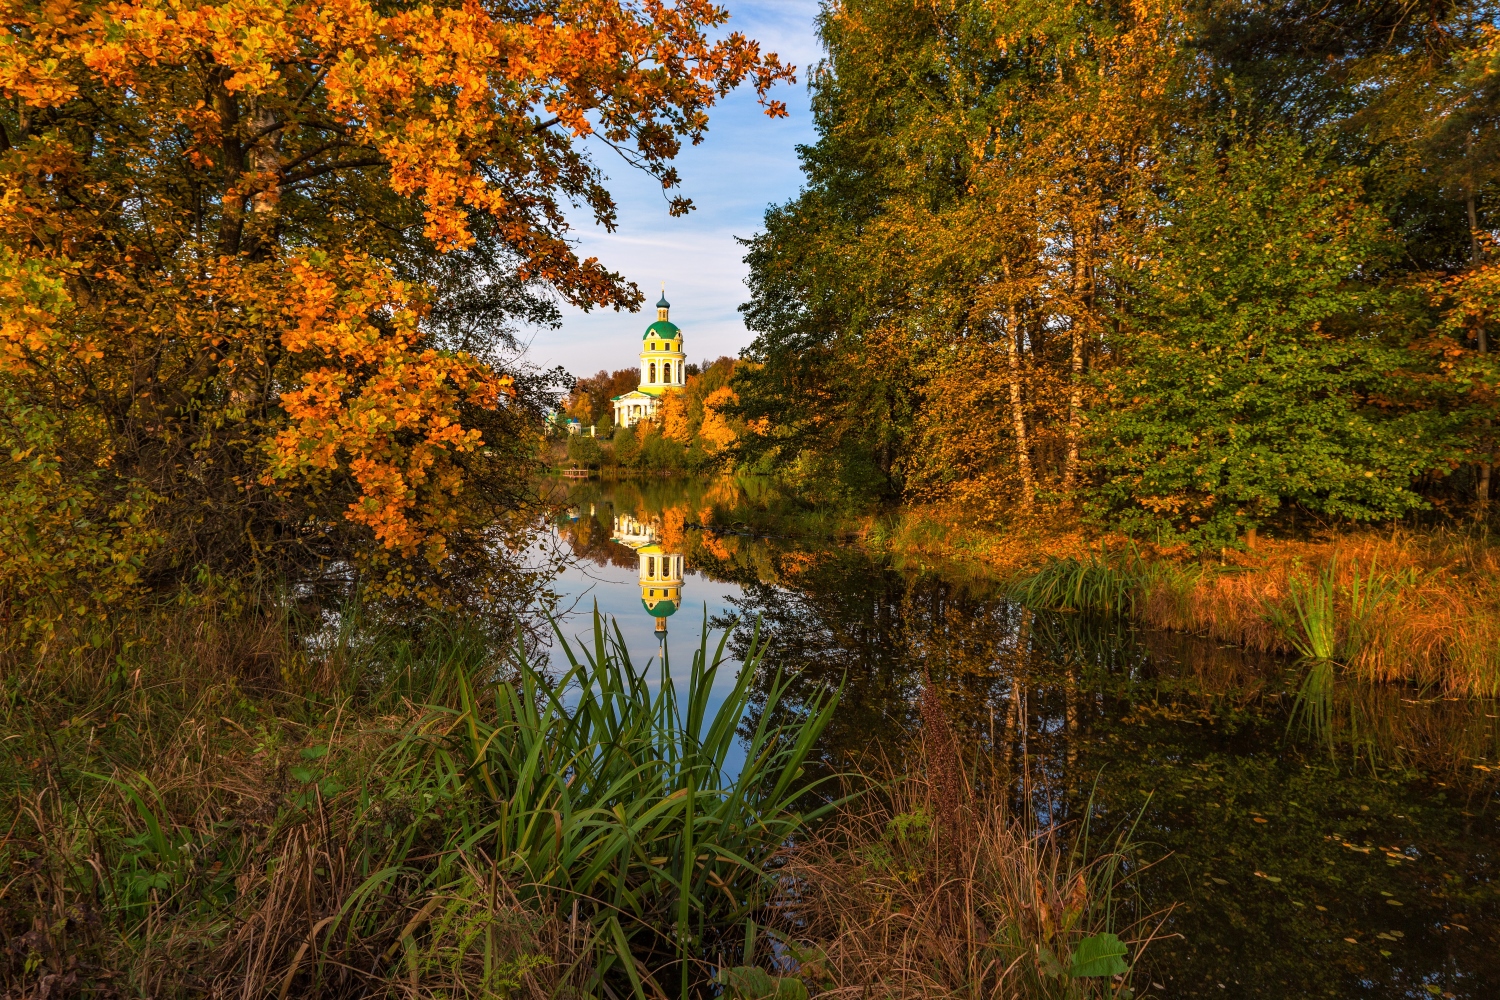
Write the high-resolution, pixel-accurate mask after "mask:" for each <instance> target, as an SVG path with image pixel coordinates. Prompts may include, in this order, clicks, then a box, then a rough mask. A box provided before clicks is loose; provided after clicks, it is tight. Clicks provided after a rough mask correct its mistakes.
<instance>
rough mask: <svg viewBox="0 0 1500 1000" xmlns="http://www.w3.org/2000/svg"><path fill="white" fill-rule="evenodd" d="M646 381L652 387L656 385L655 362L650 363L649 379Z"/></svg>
mask: <svg viewBox="0 0 1500 1000" xmlns="http://www.w3.org/2000/svg"><path fill="white" fill-rule="evenodd" d="M646 381H647V382H649V383H651V384H652V385H655V384H656V362H655V361H653V362H651V377H650V378H648V379H647V380H646Z"/></svg>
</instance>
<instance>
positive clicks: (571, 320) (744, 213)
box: [527, 0, 819, 375]
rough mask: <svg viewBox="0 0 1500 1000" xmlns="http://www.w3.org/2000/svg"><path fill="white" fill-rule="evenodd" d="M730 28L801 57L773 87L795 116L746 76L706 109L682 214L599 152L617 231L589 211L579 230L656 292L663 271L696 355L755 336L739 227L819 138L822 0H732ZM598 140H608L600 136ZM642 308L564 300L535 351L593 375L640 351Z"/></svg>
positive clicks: (643, 179)
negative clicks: (789, 81) (814, 106)
mask: <svg viewBox="0 0 1500 1000" xmlns="http://www.w3.org/2000/svg"><path fill="white" fill-rule="evenodd" d="M725 5H726V6H727V7H728V8H729V11H730V15H731V17H730V22H729V25H728V27H729V29H730V30H737V31H742V32H744V33H745V34H747V35H749V36H750V37H751V38H754V39H756V40H758V41H759V42H760V43H761V48H762V51H771V52H776V53H778V54H779V55H780V56H781V58H782V59H783V61H788V62H791V63H793V64H795V65H796V67H797V83H796V85H794V86H785V85H783V86H781V87H778V88H777V90H776V91H775V93H774V94H773V96H774V97H776V98H779V99H780V100H782V101H784V102H785V103H786V105H787V111H788V112H789V117H787V118H780V119H771V118H767V117H766V116H765V114H764V112H763V110H762V109H761V107H760V106H759V105H758V104H757V103H756V101H755V93H754V90H753V89H751V88H741V89H740V90H738V91H736V92H734V93H733V94H731V95H730V96H729V97H728V98H727V99H726V100H725V101H724V103H722V104H720V105H718V106H717V107H716V108H715V109H714V110H713V111H712V112H711V113H710V124H709V131H708V136H707V138H706V139H705V140H704V142H703V144H702V145H700V146H697V147H687V148H685V149H684V150H683V152H682V155H681V156H680V157H679V158H678V160H677V168H678V172H679V173H680V174H681V176H682V188H681V191H680V193H681V194H682V195H684V196H686V197H688V198H691V199H693V203H694V204H695V205H696V206H697V208H696V210H694V211H693V212H691V213H689V214H688V215H687V216H685V217H683V218H678V219H674V218H671V217H670V216H669V215H668V214H667V203H666V200H665V199H664V198H663V197H662V191H661V187H660V185H658V184H657V183H656V182H655V181H653V180H652V179H651V178H649V177H647V176H645V175H644V174H640V173H638V172H637V171H635V170H632V169H631V168H630V167H628V166H627V165H626V164H625V163H624V162H623V161H621V160H619V159H618V158H617V157H616V156H615V155H614V154H613V153H611V152H609V151H608V150H607V149H604V150H603V151H602V152H601V153H598V154H596V158H595V162H597V163H598V164H599V166H600V167H601V168H602V169H603V170H604V172H605V173H606V174H608V175H609V179H610V183H609V188H610V191H611V192H612V193H613V194H614V196H615V201H616V202H617V203H618V205H619V209H620V211H619V226H618V227H617V228H616V230H615V232H613V233H606V232H604V230H603V229H601V228H599V227H597V226H595V225H593V224H592V223H591V222H588V221H586V220H584V221H581V222H580V223H579V225H578V228H577V229H575V231H574V235H575V236H576V237H577V238H578V242H579V252H580V255H581V256H585V257H588V256H596V257H598V258H599V259H600V260H601V261H602V262H603V263H604V264H605V266H607V267H610V268H612V269H614V270H616V271H619V272H621V273H622V274H624V275H625V276H626V277H627V278H629V279H630V280H632V281H634V282H635V283H636V284H637V285H639V286H640V288H641V290H642V291H643V292H645V293H646V304H647V307H648V309H649V307H650V305H651V304H652V303H654V302H655V301H656V298H657V295H658V290H659V288H660V286H661V283H662V282H663V281H665V282H666V283H667V298H668V299H669V300H670V301H671V303H672V320H673V321H674V322H675V323H677V324H678V325H679V326H680V327H682V330H683V341H684V343H683V346H684V348H685V350H686V351H687V355H688V359H689V360H690V361H695V362H696V361H699V360H701V359H704V358H716V357H718V356H719V355H721V354H730V355H734V354H738V353H739V350H740V348H742V347H744V346H745V345H746V344H748V343H749V342H750V335H749V333H748V332H747V331H746V330H745V325H744V323H743V322H741V320H740V315H739V312H738V307H739V305H740V303H741V302H743V301H745V298H746V294H747V293H746V288H745V284H744V281H745V273H746V268H745V265H744V264H743V263H742V261H741V258H742V257H743V256H744V248H743V247H741V246H740V245H739V244H738V243H736V242H735V241H734V237H736V236H741V237H746V236H751V235H753V234H755V233H756V232H758V231H759V230H760V228H761V217H762V216H763V215H764V213H765V210H766V207H767V206H768V205H769V204H772V203H775V202H782V201H786V200H787V199H788V198H790V197H792V196H793V195H794V194H796V192H797V189H798V187H799V185H800V183H801V173H800V171H799V170H798V169H797V154H796V146H797V144H798V143H805V142H809V141H811V139H812V138H813V131H812V121H811V116H810V114H809V111H808V101H807V88H806V82H807V69H808V68H809V67H810V66H811V65H812V64H813V63H814V62H815V61H816V60H817V58H818V56H819V49H818V44H817V39H816V37H815V36H814V33H813V30H814V29H813V21H814V19H815V18H816V16H817V12H818V4H817V0H756V2H746V0H739V2H735V0H730V2H728V3H726V4H725ZM600 148H601V149H602V147H600ZM652 318H655V317H654V315H653V316H652V317H650V318H648V317H646V316H645V314H644V313H616V312H613V311H598V310H595V311H594V312H592V313H584V312H582V311H581V310H576V309H568V308H566V307H565V309H564V314H563V323H562V327H561V328H559V329H556V330H535V331H530V332H529V335H530V341H531V343H530V348H529V350H528V353H527V357H528V360H529V361H530V362H531V363H533V364H536V365H539V366H541V367H544V368H550V367H552V366H554V365H562V366H563V367H565V368H567V369H568V370H569V371H570V372H572V373H573V374H574V375H592V374H593V373H594V372H596V371H599V370H600V369H601V368H604V369H610V370H614V369H617V368H626V367H630V366H633V365H636V364H638V363H639V361H638V359H637V357H636V353H637V351H638V350H639V344H640V335H641V331H642V330H643V329H645V327H646V324H647V323H648V322H650V319H652Z"/></svg>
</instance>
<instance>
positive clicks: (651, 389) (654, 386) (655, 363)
mask: <svg viewBox="0 0 1500 1000" xmlns="http://www.w3.org/2000/svg"><path fill="white" fill-rule="evenodd" d="M671 310H672V304H671V303H670V302H668V301H667V289H666V285H665V284H664V285H663V286H662V292H661V298H660V299H659V300H658V301H657V303H656V322H655V323H652V324H651V325H650V326H648V327H646V333H645V335H644V336H643V337H641V390H640V391H641V392H644V393H647V394H649V395H652V396H657V397H660V396H661V395H662V394H663V393H665V392H667V391H668V390H670V389H680V388H682V386H683V385H684V384H685V383H686V382H687V372H686V371H685V370H684V366H685V364H686V362H687V355H686V354H685V353H683V350H682V331H681V330H679V329H678V328H677V326H676V324H674V323H673V322H672V321H671V320H670V319H668V318H667V317H668V315H669V314H670V312H671Z"/></svg>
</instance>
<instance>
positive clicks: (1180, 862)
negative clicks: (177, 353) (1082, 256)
mask: <svg viewBox="0 0 1500 1000" xmlns="http://www.w3.org/2000/svg"><path fill="white" fill-rule="evenodd" d="M735 500H736V495H735V490H734V487H733V486H732V485H731V484H702V483H680V482H679V483H674V482H663V481H651V482H646V483H642V484H633V483H622V484H614V485H605V486H600V485H597V484H587V485H584V486H580V487H577V488H575V490H574V491H573V494H572V496H571V498H570V503H571V509H570V511H569V514H568V516H567V517H566V518H564V519H563V520H562V521H561V522H560V523H559V525H558V527H557V532H558V536H559V538H560V539H561V540H562V541H563V542H564V543H565V545H566V546H567V547H568V549H569V550H570V551H571V553H572V554H573V555H574V557H575V558H574V559H573V561H572V563H571V565H569V566H568V567H567V568H566V569H565V570H564V571H563V572H562V573H561V574H560V576H559V578H558V581H557V588H558V590H559V592H560V594H561V595H562V596H563V597H564V598H565V601H566V603H570V604H572V605H574V606H575V607H576V610H575V612H574V614H573V615H572V616H571V617H568V618H566V619H565V622H566V624H565V631H571V632H572V633H578V632H581V631H584V630H585V629H586V628H587V622H586V621H585V620H584V618H583V617H582V615H581V614H580V613H579V611H584V612H586V611H589V610H591V609H592V605H593V602H594V601H595V600H597V601H598V604H599V608H600V610H601V611H602V612H604V613H606V614H609V615H612V616H614V619H615V621H616V622H617V623H618V625H619V626H620V628H621V631H622V633H623V635H624V638H625V641H626V644H627V646H628V647H629V649H630V651H631V654H632V657H633V658H634V659H636V660H637V662H644V661H645V660H646V659H648V658H650V657H653V656H657V655H659V653H660V651H661V648H662V645H663V640H662V639H661V637H660V636H659V635H658V633H657V631H656V619H655V617H654V615H653V614H652V613H651V610H649V609H648V607H647V605H648V604H651V605H652V609H654V610H656V611H657V612H660V611H661V610H662V608H663V606H662V605H661V604H660V603H659V601H660V599H661V598H660V597H657V596H654V595H653V594H652V593H651V592H652V591H653V590H657V591H665V590H668V589H672V590H676V591H680V593H677V594H676V595H675V596H673V597H671V598H668V600H670V601H672V602H673V603H680V608H678V609H677V610H675V613H673V614H672V615H670V616H669V617H666V618H665V619H664V621H665V623H666V625H667V636H666V638H665V644H666V646H667V647H668V648H669V649H670V650H676V651H677V652H678V655H679V658H680V662H681V663H682V668H683V669H685V666H686V654H687V653H688V652H689V651H690V650H691V649H692V648H696V645H697V641H698V631H699V627H700V625H701V623H702V616H703V613H704V609H705V606H706V609H707V613H708V615H709V616H710V618H711V620H712V621H713V622H714V623H715V624H717V625H719V626H723V625H727V624H729V623H730V622H731V621H733V620H738V622H739V623H740V624H739V626H738V628H737V629H736V631H735V632H734V633H733V635H732V639H731V648H732V649H741V650H742V649H743V648H744V645H745V643H746V642H747V641H748V629H749V625H748V623H749V622H750V621H755V620H758V621H759V622H760V624H761V628H762V629H763V631H764V633H765V634H766V637H767V638H768V640H769V642H770V647H771V650H772V653H771V655H770V656H769V657H768V668H773V669H774V668H779V669H783V670H786V671H788V672H789V673H792V674H794V675H795V676H796V678H797V687H796V691H795V694H797V695H799V696H800V697H804V698H805V697H806V696H808V695H809V694H811V693H812V692H814V691H817V690H827V689H829V688H834V687H839V686H841V685H842V688H843V698H842V701H841V704H840V708H839V711H838V713H837V715H836V717H835V720H834V722H833V724H832V725H831V726H830V727H829V730H828V731H827V733H826V735H825V738H824V743H823V747H822V748H821V749H822V755H823V758H824V760H825V761H826V762H827V763H828V764H829V766H832V767H846V766H848V765H849V764H850V763H851V762H857V761H858V760H859V759H860V758H861V757H864V756H866V755H869V754H882V755H885V756H890V757H894V758H895V759H898V760H899V759H900V755H901V751H902V748H903V747H904V745H905V744H906V742H907V741H908V740H909V739H910V738H911V736H912V735H913V734H914V733H915V732H916V731H917V729H918V725H919V716H918V711H917V700H916V699H917V696H918V694H919V692H920V691H921V688H922V684H923V682H924V671H925V673H926V674H928V675H930V677H931V681H932V683H934V684H936V685H939V686H940V687H941V688H942V689H943V691H944V693H945V695H946V702H947V704H948V705H949V706H950V709H951V710H952V711H953V712H954V713H956V715H957V716H958V718H957V719H956V720H955V721H956V723H957V725H959V726H960V729H961V732H962V733H963V734H964V740H963V743H964V745H965V746H966V747H967V748H968V749H969V750H970V751H971V752H972V753H973V754H974V755H975V757H976V759H978V760H982V761H983V762H985V763H986V764H988V765H991V766H992V767H994V768H995V769H996V770H997V772H998V773H1003V774H1006V775H1010V776H1013V781H1012V783H1011V788H1012V791H1011V794H1012V796H1013V799H1014V802H1015V805H1016V807H1017V808H1018V809H1019V808H1025V809H1029V810H1030V811H1031V814H1032V815H1033V816H1034V817H1036V818H1037V820H1038V821H1039V822H1048V823H1059V824H1067V826H1066V829H1069V830H1073V831H1077V830H1078V829H1079V828H1080V823H1081V822H1082V820H1083V819H1084V817H1085V815H1086V813H1088V810H1089V809H1090V808H1092V817H1093V818H1092V819H1091V820H1090V823H1091V829H1093V830H1094V831H1095V834H1096V836H1097V835H1098V834H1099V833H1107V832H1109V831H1111V830H1117V829H1119V828H1120V827H1121V825H1122V824H1123V825H1130V824H1134V834H1133V840H1134V841H1135V843H1136V845H1137V846H1136V848H1135V856H1136V858H1137V861H1138V866H1139V871H1138V875H1137V878H1136V885H1137V888H1138V891H1139V893H1140V905H1141V906H1142V907H1143V908H1144V910H1146V911H1151V912H1156V913H1158V914H1159V915H1160V929H1159V932H1158V934H1157V936H1156V939H1155V940H1153V941H1152V942H1151V944H1150V945H1149V946H1148V947H1147V949H1146V952H1145V956H1144V959H1143V963H1142V967H1143V969H1144V970H1145V972H1147V973H1148V974H1149V975H1148V976H1147V978H1149V979H1150V980H1151V982H1152V983H1154V984H1157V988H1154V989H1152V990H1151V992H1152V994H1153V995H1157V996H1169V997H1276V998H1282V997H1303V996H1307V997H1372V998H1386V997H1391V998H1394V997H1434V996H1436V997H1442V996H1451V997H1465V998H1475V1000H1479V998H1486V1000H1488V998H1493V997H1496V996H1500V881H1497V876H1500V853H1497V852H1500V825H1497V822H1496V816H1497V807H1500V794H1497V786H1500V719H1497V716H1500V708H1497V706H1495V705H1494V704H1491V703H1481V702H1471V701H1456V700H1444V699H1441V698H1433V697H1431V696H1430V695H1426V696H1421V695H1419V693H1418V692H1415V691H1412V690H1409V689H1402V688H1395V687H1370V686H1361V685H1355V684H1349V683H1344V682H1342V681H1340V680H1338V679H1330V680H1328V682H1327V684H1326V685H1324V686H1323V687H1321V688H1319V689H1318V690H1316V691H1314V692H1312V693H1313V694H1315V695H1316V697H1315V698H1313V699H1312V701H1313V702H1314V703H1315V704H1316V705H1317V706H1318V708H1319V711H1316V712H1310V711H1308V710H1307V709H1308V708H1309V699H1308V698H1307V697H1305V696H1306V695H1307V694H1308V693H1309V692H1308V689H1307V687H1306V676H1307V671H1306V669H1305V668H1304V667H1301V666H1298V665H1296V664H1292V663H1289V662H1285V661H1281V660H1278V659H1275V658H1270V657H1257V656H1252V655H1247V654H1245V653H1243V652H1242V651H1240V650H1237V649H1232V648H1225V647H1221V646H1219V645H1216V644H1214V643H1211V642H1207V641H1204V640H1200V639H1195V638H1193V637H1187V636H1176V635H1169V634H1163V633H1158V632H1151V631H1147V630H1141V629H1136V628H1134V627H1132V626H1131V625H1130V624H1129V623H1128V622H1125V621H1119V620H1099V619H1092V618H1089V617H1086V616H1079V615H1059V614H1050V613H1040V612H1033V611H1029V610H1027V609H1024V608H1021V607H1018V606H1016V605H1015V604H1013V603H1011V602H1009V601H1007V600H1005V599H1004V598H1003V597H1002V596H1001V595H1000V594H998V593H997V592H995V590H994V589H993V587H991V586H988V585H986V584H984V583H982V582H980V583H975V582H973V581H965V580H963V579H957V578H954V577H953V576H952V575H944V574H942V573H937V572H903V571H901V570H899V569H897V568H896V567H894V566H892V565H891V564H890V563H889V561H886V560H882V559H879V558H874V557H872V556H870V555H869V554H867V553H865V552H863V551H861V550H859V549H858V548H856V547H854V546H852V545H847V544H837V543H834V542H817V541H809V540H807V539H805V538H804V539H792V538H786V537H776V536H775V534H774V533H770V532H767V533H761V534H755V533H750V532H748V531H747V530H742V531H741V532H739V533H734V532H727V531H722V530H719V531H710V530H704V529H703V528H702V527H701V525H702V524H703V523H705V522H709V523H713V524H716V525H717V524H722V523H723V521H724V520H725V519H726V514H725V512H726V511H728V510H730V509H732V507H733V503H734V502H735ZM714 510H717V514H716V515H714V516H710V515H709V514H707V513H705V512H708V511H714ZM742 527H743V526H742ZM665 556H671V557H674V559H676V560H680V562H678V561H674V562H672V563H670V564H666V565H665V566H664V564H663V563H662V562H661V561H660V560H661V559H662V558H663V557H665ZM647 560H655V563H654V565H653V563H651V562H648V561H647ZM679 565H680V567H681V575H680V577H678V576H676V575H663V573H664V570H667V571H670V573H672V574H675V573H676V572H677V570H678V566H679ZM679 581H680V582H679ZM653 600H656V601H658V603H656V604H652V601H653ZM730 680H731V679H730V678H727V677H726V678H724V679H723V680H722V682H721V683H723V684H726V685H727V684H728V683H730ZM1299 693H1300V694H1302V695H1304V697H1303V698H1302V699H1301V700H1300V701H1299ZM796 704H797V698H796V697H794V698H793V699H792V700H791V702H790V703H789V705H788V706H787V709H786V710H788V711H795V710H796Z"/></svg>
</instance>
